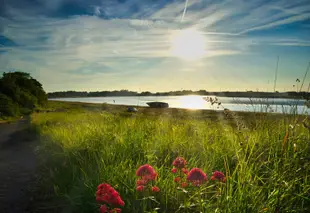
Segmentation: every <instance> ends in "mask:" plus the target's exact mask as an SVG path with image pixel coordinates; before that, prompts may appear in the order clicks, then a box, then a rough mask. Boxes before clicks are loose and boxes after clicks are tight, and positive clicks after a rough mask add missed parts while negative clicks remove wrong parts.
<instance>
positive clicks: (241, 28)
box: [0, 0, 310, 92]
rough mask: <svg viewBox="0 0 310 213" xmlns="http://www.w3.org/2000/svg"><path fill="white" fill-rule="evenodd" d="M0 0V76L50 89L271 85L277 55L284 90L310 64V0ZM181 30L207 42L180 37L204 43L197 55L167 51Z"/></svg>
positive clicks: (189, 44)
mask: <svg viewBox="0 0 310 213" xmlns="http://www.w3.org/2000/svg"><path fill="white" fill-rule="evenodd" d="M2 2H3V3H2V5H1V7H0V72H1V73H2V72H8V71H13V70H21V71H25V72H29V73H31V74H32V76H34V77H35V78H37V79H38V80H39V81H40V82H42V84H43V86H44V88H45V90H46V91H49V92H51V91H62V90H83V91H85V90H86V91H96V90H114V89H129V90H135V91H139V90H141V91H146V90H149V91H170V90H179V89H193V90H196V89H206V90H210V91H215V90H216V91H218V90H260V91H272V90H273V79H274V71H275V67H276V61H277V56H278V55H279V57H280V61H279V77H278V82H277V90H279V91H284V90H292V89H293V84H295V80H296V78H300V79H301V78H302V77H303V76H304V73H305V71H306V68H307V66H308V63H309V62H310V2H309V0H294V1H293V0H218V1H215V0H213V1H211V0H188V1H186V0H182V1H181V0H171V1H169V0H143V1H142V0H140V1H138V0H88V1H85V0H53V1H51V0H2ZM187 29H194V30H195V32H199V35H200V36H201V37H202V40H203V41H204V42H203V43H199V42H198V43H197V41H194V40H195V39H190V38H188V39H186V42H181V44H180V42H179V43H178V45H181V46H182V48H181V49H182V50H183V51H184V52H186V51H187V49H186V48H187V47H189V48H192V46H195V45H196V46H197V44H198V46H199V45H200V46H203V47H202V48H203V50H204V53H203V55H200V57H199V58H195V59H194V60H186V59H184V58H182V57H178V55H176V54H172V52H171V51H170V50H171V48H172V45H173V44H172V40H173V39H174V37H173V36H174V35H176V32H184V31H185V30H187ZM199 39H200V37H199ZM195 42H196V43H195ZM182 43H184V44H182ZM183 45H184V46H183ZM186 45H187V46H186ZM198 48H199V47H198ZM306 80H307V82H306V85H307V84H308V82H309V81H310V73H309V76H308V78H307V79H306ZM306 87H307V86H306Z"/></svg>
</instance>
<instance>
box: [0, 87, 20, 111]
mask: <svg viewBox="0 0 310 213" xmlns="http://www.w3.org/2000/svg"><path fill="white" fill-rule="evenodd" d="M0 114H1V115H7V116H17V115H18V114H19V107H18V105H17V104H15V103H13V101H12V100H11V99H10V98H9V97H7V96H6V95H4V94H2V93H0Z"/></svg>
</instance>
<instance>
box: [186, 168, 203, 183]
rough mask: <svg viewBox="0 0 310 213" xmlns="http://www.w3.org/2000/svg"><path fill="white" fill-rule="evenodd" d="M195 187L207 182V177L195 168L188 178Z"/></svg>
mask: <svg viewBox="0 0 310 213" xmlns="http://www.w3.org/2000/svg"><path fill="white" fill-rule="evenodd" d="M186 179H187V180H188V181H189V182H191V183H192V184H193V185H194V186H199V185H201V184H203V183H204V182H206V181H207V175H206V174H205V173H204V172H203V171H202V170H201V169H199V168H193V169H192V170H191V171H190V172H189V173H188V175H187V178H186Z"/></svg>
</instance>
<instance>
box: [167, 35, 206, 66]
mask: <svg viewBox="0 0 310 213" xmlns="http://www.w3.org/2000/svg"><path fill="white" fill-rule="evenodd" d="M171 54H172V55H174V56H177V57H180V58H182V59H185V60H195V59H199V58H201V57H202V56H204V55H205V38H204V36H203V35H202V34H201V33H200V32H199V31H197V30H195V29H185V30H179V31H177V32H175V33H173V35H172V36H171Z"/></svg>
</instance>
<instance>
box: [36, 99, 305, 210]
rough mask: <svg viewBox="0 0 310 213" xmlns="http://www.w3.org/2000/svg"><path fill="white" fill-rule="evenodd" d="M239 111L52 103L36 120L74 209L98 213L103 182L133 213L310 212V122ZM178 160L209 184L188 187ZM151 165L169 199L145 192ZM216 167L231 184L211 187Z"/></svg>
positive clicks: (63, 194)
mask: <svg viewBox="0 0 310 213" xmlns="http://www.w3.org/2000/svg"><path fill="white" fill-rule="evenodd" d="M231 113H232V114H230V115H226V114H225V113H224V112H223V111H209V110H186V109H169V108H168V109H151V108H144V107H139V108H138V113H129V112H127V108H126V107H125V106H115V105H108V104H85V103H64V102H49V105H48V108H46V109H42V110H41V111H39V112H38V113H34V114H32V116H31V123H32V126H33V128H35V130H36V132H37V133H38V134H39V135H40V140H41V146H40V153H41V156H44V158H45V159H46V160H47V162H48V163H47V165H48V166H47V168H46V172H45V174H46V176H47V179H48V180H49V182H50V183H53V184H54V191H55V193H56V194H57V196H58V198H59V199H60V200H61V201H62V202H64V203H66V204H67V205H65V206H64V207H63V208H64V210H63V211H64V212H96V211H98V208H99V207H100V206H99V204H98V203H97V202H96V201H95V196H94V195H95V193H96V187H97V185H98V184H100V183H102V182H106V183H109V184H110V185H111V186H113V187H114V188H115V189H116V190H117V191H118V192H119V194H120V196H121V197H122V199H123V200H124V202H125V206H124V207H122V212H128V213H129V212H145V211H149V212H150V211H151V212H152V211H153V212H167V213H168V212H176V211H178V210H179V211H180V209H181V211H182V212H199V211H202V210H203V212H214V211H217V209H220V210H221V211H223V212H227V211H231V212H245V211H248V212H257V211H259V212H264V211H265V212H276V211H279V212H286V211H288V212H289V211H296V212H307V211H309V210H310V209H309V206H310V205H309V204H310V201H309V199H307V197H309V194H308V192H309V190H310V188H309V177H310V168H309V164H308V163H307V162H308V161H307V159H308V156H309V151H310V144H309V143H308V141H309V140H310V135H309V130H308V129H307V128H305V127H304V125H303V122H306V123H308V122H309V120H308V117H305V116H300V115H279V114H268V113H245V112H240V113H238V112H231ZM178 156H182V157H184V158H185V159H186V160H187V162H188V163H187V169H188V170H190V169H192V168H194V167H199V168H201V169H202V171H204V172H206V173H207V176H208V182H206V183H205V184H203V185H201V186H200V187H199V188H197V187H195V186H191V185H189V186H188V188H184V189H182V188H180V185H179V184H178V183H176V182H175V181H174V178H175V177H176V175H175V174H173V173H171V169H172V162H173V160H174V159H175V158H176V157H178ZM143 164H150V165H152V166H153V167H154V169H155V170H156V172H157V173H158V179H156V181H155V182H154V183H153V184H156V186H157V187H159V189H160V191H159V192H157V193H153V192H147V193H146V192H143V193H141V192H139V191H136V180H137V177H136V174H135V172H136V169H137V168H138V167H139V166H141V165H143ZM215 170H218V171H221V172H223V173H224V174H225V178H226V180H227V181H226V182H225V183H217V182H214V181H212V180H210V177H211V176H212V172H213V171H215ZM292 171H294V172H292ZM300 171H302V172H300ZM184 181H185V182H186V180H184ZM296 183H298V184H296ZM183 185H184V184H183ZM184 186H185V185H184ZM198 192H199V193H198ZM198 196H200V197H201V198H203V199H202V201H199V199H198ZM188 203H191V205H189V204H188ZM154 209H157V210H156V211H155V210H154Z"/></svg>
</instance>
